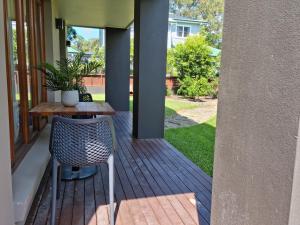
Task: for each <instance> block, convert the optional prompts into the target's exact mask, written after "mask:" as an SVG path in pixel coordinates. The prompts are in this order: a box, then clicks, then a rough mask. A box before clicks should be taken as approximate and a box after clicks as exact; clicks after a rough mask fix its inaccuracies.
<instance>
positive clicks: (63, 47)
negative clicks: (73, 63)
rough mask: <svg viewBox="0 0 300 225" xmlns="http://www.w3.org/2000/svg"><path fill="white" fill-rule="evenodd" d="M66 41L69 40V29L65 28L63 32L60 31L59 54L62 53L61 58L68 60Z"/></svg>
mask: <svg viewBox="0 0 300 225" xmlns="http://www.w3.org/2000/svg"><path fill="white" fill-rule="evenodd" d="M66 40H67V27H64V29H63V30H59V53H60V58H66V57H67V46H66Z"/></svg>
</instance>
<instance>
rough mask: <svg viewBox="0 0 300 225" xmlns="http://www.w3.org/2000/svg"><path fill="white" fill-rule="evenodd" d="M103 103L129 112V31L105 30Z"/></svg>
mask: <svg viewBox="0 0 300 225" xmlns="http://www.w3.org/2000/svg"><path fill="white" fill-rule="evenodd" d="M105 33H106V37H105V39H106V46H105V101H107V102H109V103H110V105H111V106H112V107H113V108H114V109H115V110H118V111H129V74H130V30H129V29H116V28H106V32H105Z"/></svg>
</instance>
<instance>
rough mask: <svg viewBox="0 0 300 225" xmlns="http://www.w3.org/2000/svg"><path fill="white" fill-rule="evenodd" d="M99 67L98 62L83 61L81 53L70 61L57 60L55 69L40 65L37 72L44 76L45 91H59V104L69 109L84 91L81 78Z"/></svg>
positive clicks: (52, 66)
mask: <svg viewBox="0 0 300 225" xmlns="http://www.w3.org/2000/svg"><path fill="white" fill-rule="evenodd" d="M99 67H100V64H99V63H98V62H95V61H92V62H89V61H87V60H84V53H82V52H81V53H79V54H77V55H76V57H75V58H74V59H72V60H71V59H67V58H62V59H61V60H58V61H57V62H56V67H55V66H54V65H52V64H50V63H44V64H41V65H40V66H38V70H40V71H41V72H42V73H43V74H45V78H46V84H45V86H46V87H47V89H48V90H50V91H61V103H62V104H63V105H64V106H70V107H71V106H75V105H76V104H77V103H78V102H79V93H84V92H85V91H86V88H85V86H84V84H83V77H84V76H85V75H89V74H91V73H92V72H94V71H96V70H97V68H99Z"/></svg>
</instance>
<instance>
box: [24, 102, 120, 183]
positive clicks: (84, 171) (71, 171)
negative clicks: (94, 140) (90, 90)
mask: <svg viewBox="0 0 300 225" xmlns="http://www.w3.org/2000/svg"><path fill="white" fill-rule="evenodd" d="M29 113H30V114H31V115H32V116H55V115H58V116H66V115H72V116H81V115H114V114H115V111H114V109H113V108H112V107H111V106H110V105H109V104H108V103H107V102H104V103H97V102H79V103H78V104H77V105H76V106H74V107H65V106H63V105H62V104H61V103H54V102H42V103H40V104H38V105H37V106H35V107H33V108H32V109H31V110H30V111H29ZM95 173H97V167H96V166H90V167H83V168H78V167H70V166H64V167H63V168H62V179H65V180H74V179H83V178H86V177H89V176H92V175H94V174H95Z"/></svg>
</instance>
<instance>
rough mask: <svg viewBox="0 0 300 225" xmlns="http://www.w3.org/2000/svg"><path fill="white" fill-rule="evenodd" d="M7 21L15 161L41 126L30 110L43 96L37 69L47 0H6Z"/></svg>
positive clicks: (11, 124)
mask: <svg viewBox="0 0 300 225" xmlns="http://www.w3.org/2000/svg"><path fill="white" fill-rule="evenodd" d="M4 5H5V9H4V10H5V22H6V40H5V41H6V57H7V62H8V63H7V71H8V74H7V83H8V91H9V93H8V94H9V99H8V101H9V106H10V112H9V114H10V134H11V135H10V136H11V137H10V138H11V140H10V143H11V156H12V162H13V164H14V163H15V162H17V161H18V160H20V159H21V158H22V157H23V156H24V155H25V154H26V151H27V149H29V145H30V144H31V143H32V141H33V140H34V139H35V137H36V135H37V132H36V131H37V130H38V129H40V128H41V120H40V119H39V118H33V117H31V116H30V114H29V110H30V109H31V108H32V107H33V106H35V105H37V104H38V103H39V102H40V101H42V100H45V98H43V97H42V92H43V90H42V89H43V87H42V82H43V77H41V76H40V74H38V72H37V70H36V69H35V68H36V66H37V65H38V64H39V63H42V62H43V61H44V58H43V55H44V54H45V53H44V51H45V50H44V43H43V41H44V39H43V38H39V37H40V36H43V34H42V32H43V31H44V28H43V22H42V21H43V18H41V17H42V16H43V8H42V7H43V2H41V1H38V0H4Z"/></svg>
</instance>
